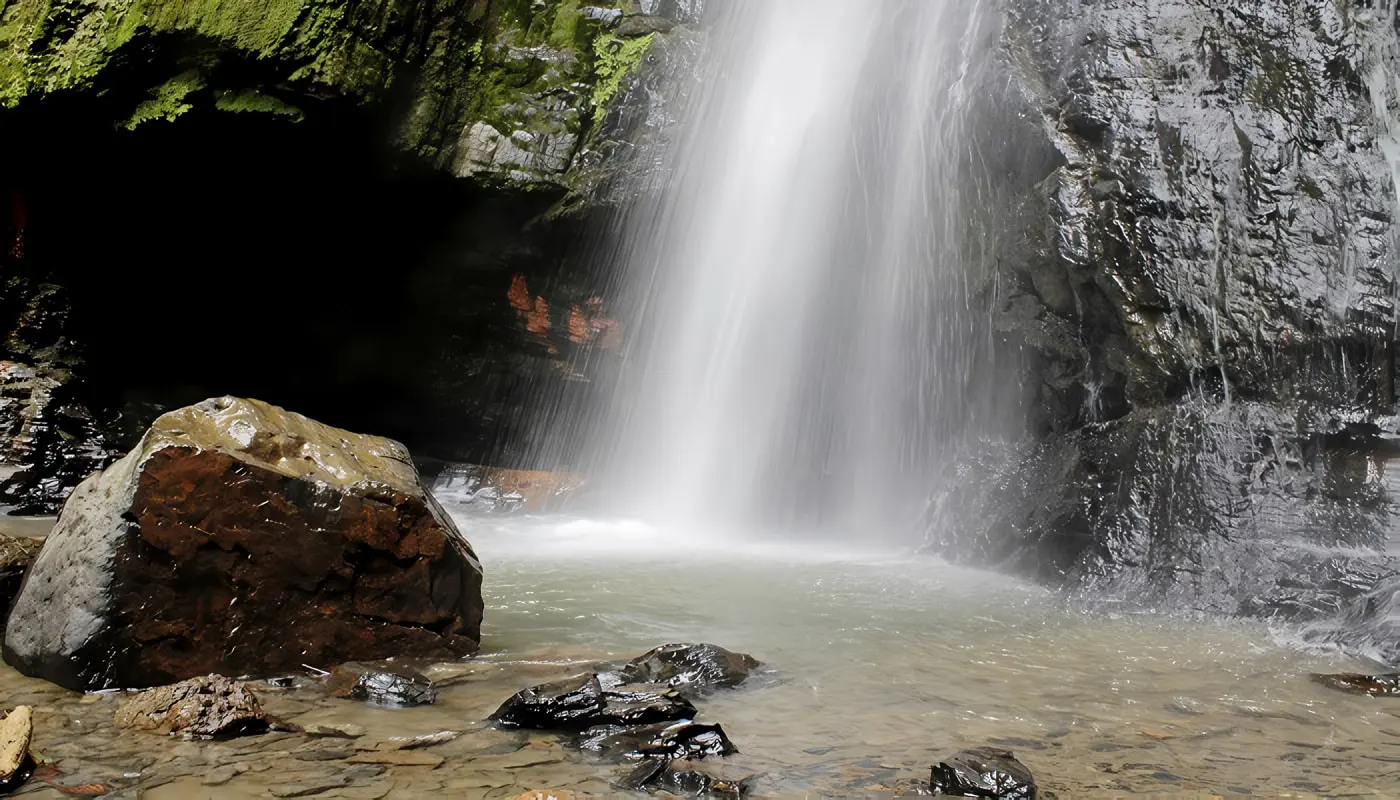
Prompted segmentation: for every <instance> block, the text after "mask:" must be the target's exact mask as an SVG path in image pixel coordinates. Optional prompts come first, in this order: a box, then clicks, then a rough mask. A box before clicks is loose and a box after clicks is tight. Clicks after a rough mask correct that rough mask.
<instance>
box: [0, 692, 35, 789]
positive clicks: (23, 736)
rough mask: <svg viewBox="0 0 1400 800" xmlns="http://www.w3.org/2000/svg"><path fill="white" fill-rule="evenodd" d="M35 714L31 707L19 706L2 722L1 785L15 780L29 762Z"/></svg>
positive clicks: (0, 740) (0, 747)
mask: <svg viewBox="0 0 1400 800" xmlns="http://www.w3.org/2000/svg"><path fill="white" fill-rule="evenodd" d="M33 713H34V712H33V710H32V709H30V708H29V706H19V707H17V708H15V710H14V711H11V712H10V713H9V714H7V715H5V718H4V719H3V720H0V784H4V783H7V782H9V781H11V780H13V779H14V777H15V776H16V775H17V774H18V773H19V772H20V770H22V769H23V768H24V765H25V762H27V761H29V740H30V738H31V737H32V736H33V733H34V724H33Z"/></svg>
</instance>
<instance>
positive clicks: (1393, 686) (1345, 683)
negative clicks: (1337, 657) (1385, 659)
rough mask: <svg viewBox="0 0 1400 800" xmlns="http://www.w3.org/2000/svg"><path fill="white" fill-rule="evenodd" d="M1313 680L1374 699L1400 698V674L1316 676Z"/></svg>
mask: <svg viewBox="0 0 1400 800" xmlns="http://www.w3.org/2000/svg"><path fill="white" fill-rule="evenodd" d="M1313 680H1315V681H1317V682H1318V683H1320V684H1322V685H1323V686H1330V687H1332V688H1333V689H1338V690H1341V691H1343V692H1351V693H1352V694H1366V695H1370V696H1372V697H1400V672H1396V673H1392V674H1389V675H1359V674H1354V673H1347V674H1337V675H1314V676H1313Z"/></svg>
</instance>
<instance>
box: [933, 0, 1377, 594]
mask: <svg viewBox="0 0 1400 800" xmlns="http://www.w3.org/2000/svg"><path fill="white" fill-rule="evenodd" d="M1009 8H1010V14H1009V17H1008V20H1009V21H1008V26H1007V32H1006V43H1007V45H1008V53H1009V54H1010V60H1009V62H1008V66H1009V69H1010V70H1011V72H1012V75H1013V80H1014V81H1016V82H1017V83H1019V84H1020V86H1021V88H1022V92H1023V94H1024V96H1025V97H1026V98H1027V100H1028V103H1027V106H1026V108H1025V115H1026V117H1027V118H1028V119H1029V120H1031V121H1032V122H1033V123H1034V124H1037V125H1039V126H1040V128H1041V129H1042V130H1043V132H1044V136H1045V139H1046V140H1047V141H1048V142H1049V143H1050V144H1051V145H1052V146H1053V148H1054V150H1055V153H1056V156H1057V159H1058V163H1057V164H1051V165H1049V172H1048V173H1047V174H1045V176H1044V179H1043V180H1041V181H1040V182H1039V184H1038V188H1037V191H1036V192H1035V193H1034V194H1035V196H1034V197H1033V198H1029V199H1028V203H1029V207H1031V208H1033V209H1036V213H1034V214H1030V215H1029V218H1030V219H1032V220H1033V222H1032V223H1031V224H1030V226H1029V229H1028V230H1026V231H1024V232H1023V234H1018V236H1023V238H1025V239H1026V240H1027V241H1028V242H1029V243H1030V248H1029V250H1028V251H1026V252H1023V253H1020V254H1018V257H1017V258H1016V259H1012V260H1011V261H1010V262H1009V263H1012V262H1014V263H1015V268H1014V270H1013V273H1012V274H1011V275H1009V276H1005V277H1006V279H1007V280H1009V281H1010V283H1011V284H1015V286H1014V288H1011V289H1010V290H1009V291H1008V290H1006V289H1005V286H1006V284H1003V290H1002V293H1001V295H1000V301H999V305H998V306H997V311H996V313H995V318H994V321H993V324H994V325H995V326H996V327H997V328H998V329H999V330H1000V331H1001V332H1002V333H1003V334H1005V335H1006V337H1007V339H1008V341H1009V342H1010V343H1012V344H1013V345H1014V346H1015V347H1016V348H1017V349H1023V350H1024V352H1029V353H1033V354H1034V359H1033V362H1034V363H1033V366H1032V373H1033V374H1032V378H1031V385H1032V386H1034V387H1035V397H1034V398H1033V400H1032V402H1031V406H1032V417H1033V423H1034V425H1033V428H1034V430H1035V432H1036V433H1037V434H1039V441H1037V442H1035V443H1034V444H1031V445H1029V446H1026V447H1025V448H1022V449H1016V450H1015V451H1013V452H1007V453H1003V454H999V455H996V454H984V455H985V456H986V458H985V461H986V463H985V464H984V465H983V466H981V467H978V468H975V469H973V470H971V471H970V472H971V473H975V477H972V478H971V479H970V480H968V481H966V482H964V483H963V484H960V486H959V489H958V490H957V491H955V492H953V493H952V494H953V495H955V496H951V497H949V498H946V499H945V500H944V505H945V508H944V509H943V510H945V511H949V512H952V513H950V515H949V516H948V517H941V518H940V519H938V520H937V521H936V522H933V523H931V525H930V530H931V531H932V534H931V535H932V536H933V538H934V539H935V548H936V549H937V550H939V551H940V552H942V553H944V554H946V555H950V556H952V557H955V558H963V559H966V560H969V561H974V562H976V563H979V564H983V565H995V566H1001V567H1005V568H1008V569H1012V570H1014V571H1017V572H1021V573H1023V574H1030V575H1033V576H1035V577H1038V578H1041V579H1043V580H1047V581H1049V582H1052V583H1055V584H1058V585H1067V586H1070V587H1072V588H1077V589H1084V590H1087V591H1088V592H1090V593H1092V594H1095V595H1102V594H1107V595H1110V596H1112V597H1114V598H1118V599H1129V600H1132V601H1135V602H1142V603H1146V604H1152V605H1161V606H1173V607H1190V608H1194V609H1207V610H1210V611H1212V612H1217V613H1224V614H1246V615H1252V616H1266V617H1275V616H1280V617H1286V618H1289V619H1294V620H1300V619H1302V620H1306V619H1313V618H1317V617H1321V616H1328V615H1333V614H1336V613H1337V612H1338V611H1339V610H1340V609H1343V608H1346V607H1347V606H1348V605H1349V604H1351V603H1353V602H1354V601H1355V600H1356V599H1357V598H1358V597H1360V596H1361V595H1364V594H1365V593H1366V592H1367V591H1368V590H1369V589H1370V588H1371V587H1372V586H1374V585H1375V582H1376V581H1377V580H1378V579H1379V578H1381V577H1382V576H1384V575H1385V574H1386V573H1387V572H1388V571H1389V570H1390V569H1391V568H1392V567H1393V564H1392V563H1391V561H1390V560H1389V559H1387V558H1386V557H1385V555H1384V549H1385V541H1386V536H1387V531H1388V530H1389V529H1391V528H1392V527H1393V525H1394V523H1395V521H1394V520H1393V519H1391V514H1390V512H1389V505H1390V502H1391V501H1390V499H1389V498H1390V497H1391V494H1392V490H1391V489H1390V486H1389V484H1390V483H1391V482H1392V481H1393V478H1392V477H1391V474H1393V471H1394V468H1393V467H1392V466H1391V461H1392V459H1393V456H1394V448H1393V441H1394V435H1393V434H1394V431H1395V429H1396V425H1395V421H1394V418H1393V417H1392V416H1391V415H1392V414H1393V412H1394V404H1395V396H1396V395H1395V379H1394V363H1395V353H1394V344H1393V329H1394V302H1393V297H1392V295H1393V284H1394V273H1395V264H1396V253H1395V251H1394V249H1393V246H1392V243H1393V236H1394V233H1395V208H1396V192H1395V186H1394V185H1393V178H1392V171H1391V168H1390V165H1389V164H1388V163H1387V161H1386V158H1385V156H1384V154H1383V152H1382V147H1381V139H1382V138H1383V137H1384V136H1386V135H1387V134H1386V132H1385V126H1386V125H1388V124H1390V121H1389V120H1387V119H1381V118H1378V116H1377V113H1376V110H1375V103H1374V102H1373V99H1372V93H1373V91H1376V90H1379V91H1380V95H1381V96H1384V95H1385V94H1386V92H1387V91H1388V90H1387V89H1385V87H1383V86H1380V85H1376V84H1375V82H1376V81H1377V80H1381V81H1385V80H1389V78H1386V77H1385V76H1386V75H1393V74H1395V71H1396V69H1397V67H1400V64H1397V63H1396V61H1397V56H1396V54H1397V53H1400V47H1397V46H1396V43H1395V37H1396V35H1397V34H1396V31H1395V30H1394V28H1393V26H1392V25H1391V21H1390V20H1389V19H1387V18H1386V17H1385V16H1384V13H1382V12H1381V11H1380V10H1379V9H1376V8H1372V7H1369V6H1363V5H1360V4H1338V3H1333V2H1331V1H1330V0H1266V1H1265V2H1260V3H1251V4H1248V6H1247V7H1244V6H1237V5H1228V4H1219V3H1207V2H1201V1H1200V0H1165V1H1164V2H1158V1H1157V0H1153V2H1147V0H1092V2H1088V3H1081V4H1076V5H1073V6H1069V5H1065V4H1063V3H1056V2H1051V1H1050V0H1017V1H1016V2H1013V3H1011V4H1010V7H1009ZM1391 102H1392V105H1393V102H1394V101H1393V100H1392V101H1391ZM1382 105H1384V104H1382ZM1385 113H1386V114H1389V115H1393V114H1394V109H1393V108H1392V109H1390V110H1389V111H1387V112H1385ZM1015 224H1018V225H1019V224H1021V223H1020V221H1019V219H1018V220H1017V222H1016V223H1015ZM998 459H1000V461H999V463H997V462H998ZM959 493H961V494H962V495H963V496H956V495H958V494H959ZM972 495H978V496H980V497H981V498H982V499H981V501H978V502H977V503H975V504H974V502H973V500H972V499H971V496H972ZM973 505H977V510H976V511H973V510H972V506H973ZM954 509H957V511H956V512H954V511H953V510H954ZM949 520H954V521H952V522H949ZM960 521H961V522H960Z"/></svg>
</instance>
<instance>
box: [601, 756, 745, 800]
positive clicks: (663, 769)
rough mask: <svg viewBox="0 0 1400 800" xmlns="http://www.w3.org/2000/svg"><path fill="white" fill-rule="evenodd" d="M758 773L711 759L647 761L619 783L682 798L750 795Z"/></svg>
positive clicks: (624, 788) (638, 789)
mask: <svg viewBox="0 0 1400 800" xmlns="http://www.w3.org/2000/svg"><path fill="white" fill-rule="evenodd" d="M757 779H758V776H757V775H755V774H754V773H752V772H749V771H748V770H744V769H742V768H737V767H732V766H729V765H725V764H717V763H715V762H711V761H688V760H683V759H677V760H674V761H647V762H644V763H642V764H641V765H640V766H638V767H637V768H636V769H635V770H633V771H632V772H631V773H629V774H628V775H627V777H625V778H623V779H622V780H621V781H619V782H618V784H617V788H619V789H622V790H624V791H631V792H636V791H644V790H645V791H653V792H668V793H670V794H676V795H681V796H682V797H747V796H748V795H749V793H750V791H752V789H753V785H754V783H755V782H756V781H757Z"/></svg>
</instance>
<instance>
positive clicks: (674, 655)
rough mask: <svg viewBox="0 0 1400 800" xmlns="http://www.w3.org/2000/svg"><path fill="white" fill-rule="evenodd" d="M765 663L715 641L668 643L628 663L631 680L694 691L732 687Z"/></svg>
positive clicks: (624, 671)
mask: <svg viewBox="0 0 1400 800" xmlns="http://www.w3.org/2000/svg"><path fill="white" fill-rule="evenodd" d="M760 666H762V664H761V663H760V662H759V661H758V660H757V659H755V658H754V657H753V656H750V655H746V654H744V653H735V652H732V651H729V650H726V649H724V648H723V647H719V646H717V645H713V644H667V645H662V646H661V647H658V648H656V649H654V650H651V651H648V652H647V653H644V654H642V655H640V656H638V657H636V658H634V659H632V660H631V661H630V662H628V663H627V664H625V665H624V666H623V667H622V669H621V670H620V673H621V674H622V676H623V677H624V679H625V680H626V681H627V682H628V683H664V684H667V685H669V686H672V687H675V688H679V689H682V690H686V691H693V692H707V691H710V690H712V689H717V688H725V689H727V688H733V687H735V686H738V685H739V684H740V683H743V681H744V680H745V679H746V678H748V677H749V675H751V674H753V671H754V670H756V669H758V668H759V667H760Z"/></svg>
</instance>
